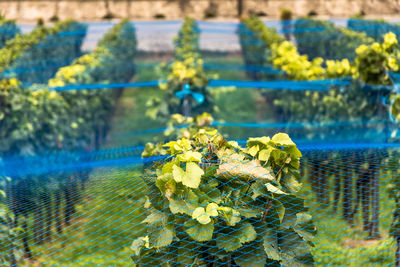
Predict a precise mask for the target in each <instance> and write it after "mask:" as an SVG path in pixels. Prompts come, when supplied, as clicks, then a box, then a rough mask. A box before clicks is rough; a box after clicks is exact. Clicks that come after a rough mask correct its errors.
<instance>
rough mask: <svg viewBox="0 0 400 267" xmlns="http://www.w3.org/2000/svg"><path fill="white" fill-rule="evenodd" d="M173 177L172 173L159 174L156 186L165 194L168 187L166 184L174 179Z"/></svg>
mask: <svg viewBox="0 0 400 267" xmlns="http://www.w3.org/2000/svg"><path fill="white" fill-rule="evenodd" d="M173 179H174V177H173V176H172V174H170V173H166V174H162V175H159V176H158V177H157V180H156V186H157V187H158V189H160V191H161V192H162V193H163V194H165V191H166V189H167V188H166V184H167V183H168V181H169V180H173Z"/></svg>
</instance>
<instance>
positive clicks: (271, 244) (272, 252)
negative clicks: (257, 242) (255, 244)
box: [264, 228, 282, 261]
mask: <svg viewBox="0 0 400 267" xmlns="http://www.w3.org/2000/svg"><path fill="white" fill-rule="evenodd" d="M264 251H265V253H266V254H267V256H268V258H269V259H271V260H277V261H279V260H281V259H282V257H281V255H280V253H279V247H278V235H277V234H276V232H275V230H274V229H271V228H269V229H267V230H266V231H265V234H264Z"/></svg>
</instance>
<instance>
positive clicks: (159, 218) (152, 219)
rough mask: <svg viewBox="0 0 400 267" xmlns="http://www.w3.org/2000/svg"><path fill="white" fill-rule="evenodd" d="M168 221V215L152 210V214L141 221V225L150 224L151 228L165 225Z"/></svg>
mask: <svg viewBox="0 0 400 267" xmlns="http://www.w3.org/2000/svg"><path fill="white" fill-rule="evenodd" d="M167 221H168V215H167V214H166V213H164V212H162V211H158V210H156V209H153V210H152V213H151V214H150V215H149V216H147V217H146V219H144V220H143V221H142V223H147V224H151V225H153V226H162V225H165V224H166V223H167Z"/></svg>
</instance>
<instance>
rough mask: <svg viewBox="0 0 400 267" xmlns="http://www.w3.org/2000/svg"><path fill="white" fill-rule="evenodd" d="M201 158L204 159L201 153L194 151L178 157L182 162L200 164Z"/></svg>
mask: <svg viewBox="0 0 400 267" xmlns="http://www.w3.org/2000/svg"><path fill="white" fill-rule="evenodd" d="M201 157H202V156H201V153H199V152H193V151H188V152H186V153H183V154H181V155H178V156H177V158H178V160H179V161H181V162H186V161H195V162H200V161H201Z"/></svg>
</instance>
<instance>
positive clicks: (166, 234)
mask: <svg viewBox="0 0 400 267" xmlns="http://www.w3.org/2000/svg"><path fill="white" fill-rule="evenodd" d="M174 236H175V230H174V226H173V225H171V224H168V225H165V226H164V227H162V228H159V229H157V230H155V231H152V232H151V233H149V243H150V246H151V247H154V248H156V249H158V248H162V247H166V246H169V245H171V243H172V241H173V239H174Z"/></svg>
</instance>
